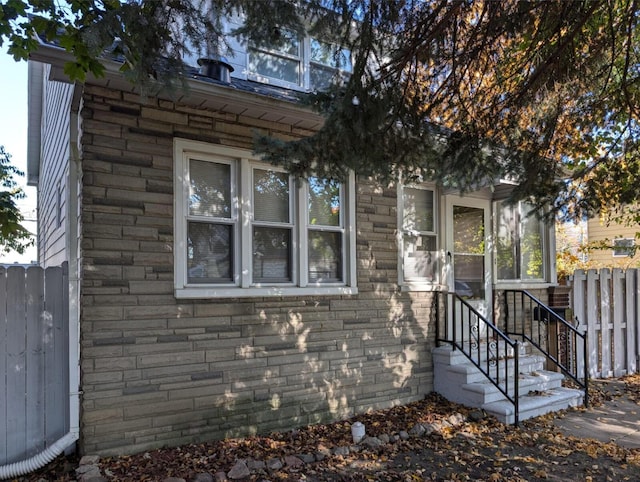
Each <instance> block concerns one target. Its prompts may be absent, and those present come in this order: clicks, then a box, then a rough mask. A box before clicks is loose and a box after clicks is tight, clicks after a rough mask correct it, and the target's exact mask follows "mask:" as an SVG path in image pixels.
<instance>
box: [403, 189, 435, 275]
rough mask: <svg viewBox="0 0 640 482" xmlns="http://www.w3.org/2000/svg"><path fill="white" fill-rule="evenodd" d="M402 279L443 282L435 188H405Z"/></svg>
mask: <svg viewBox="0 0 640 482" xmlns="http://www.w3.org/2000/svg"><path fill="white" fill-rule="evenodd" d="M400 198H401V204H400V209H401V213H402V215H401V217H400V219H401V221H400V222H401V225H400V231H401V233H402V256H401V257H402V281H403V282H406V283H428V284H437V283H439V282H440V261H441V260H440V252H439V250H438V238H437V218H436V212H437V210H436V207H437V206H436V192H435V189H434V188H431V187H422V186H412V187H407V186H404V187H402V188H401V195H400Z"/></svg>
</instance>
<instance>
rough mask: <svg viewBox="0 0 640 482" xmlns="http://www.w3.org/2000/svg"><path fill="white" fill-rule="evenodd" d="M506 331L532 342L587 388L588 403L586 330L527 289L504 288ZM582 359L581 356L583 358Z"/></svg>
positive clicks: (585, 397) (574, 379) (569, 375)
mask: <svg viewBox="0 0 640 482" xmlns="http://www.w3.org/2000/svg"><path fill="white" fill-rule="evenodd" d="M504 309H505V333H506V334H507V335H509V336H510V337H513V336H517V337H520V338H521V339H522V341H528V342H529V343H531V345H533V346H534V347H535V348H536V349H537V350H538V351H539V352H540V353H541V354H542V355H543V356H544V357H545V358H546V359H547V360H548V361H549V362H551V364H552V365H554V366H556V367H558V369H560V371H561V372H562V373H563V374H564V375H565V376H567V377H568V378H569V379H571V380H572V381H573V382H574V383H575V384H576V385H577V386H578V387H580V388H581V389H582V390H584V405H585V406H586V407H588V406H589V367H588V353H587V347H588V344H587V333H586V331H585V332H584V333H581V332H580V331H578V329H577V328H576V327H575V326H574V325H573V324H571V323H569V322H568V321H567V320H565V318H564V316H562V315H561V314H560V313H559V310H557V309H556V310H554V309H553V308H550V307H549V306H547V305H545V304H544V303H543V302H542V301H540V300H539V299H537V298H536V297H535V296H533V295H532V294H531V293H529V292H528V291H524V290H504ZM580 358H582V359H580Z"/></svg>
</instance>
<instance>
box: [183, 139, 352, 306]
mask: <svg viewBox="0 0 640 482" xmlns="http://www.w3.org/2000/svg"><path fill="white" fill-rule="evenodd" d="M174 154H175V158H176V159H175V165H176V174H177V175H176V182H175V213H176V214H175V241H174V253H175V270H174V271H175V284H176V296H178V297H203V296H204V297H206V296H211V297H215V296H265V295H269V294H273V295H288V294H291V295H300V294H305V292H307V293H327V294H334V293H336V294H352V293H355V292H356V290H355V279H356V276H355V240H354V233H353V231H352V230H353V222H352V220H353V219H354V218H355V207H354V200H353V192H354V185H355V182H354V179H353V175H352V176H350V179H349V181H348V182H344V183H340V182H336V181H331V180H327V179H322V178H310V179H308V180H299V181H300V182H296V180H294V179H293V177H292V176H290V175H289V174H288V173H287V172H285V171H283V170H280V169H277V168H274V167H273V166H271V165H268V164H264V163H261V162H260V161H259V160H257V159H255V158H252V157H251V156H250V155H248V153H247V152H244V151H240V150H237V149H231V148H224V147H220V146H215V145H210V144H205V143H200V142H193V141H187V140H183V139H176V140H175V146H174Z"/></svg>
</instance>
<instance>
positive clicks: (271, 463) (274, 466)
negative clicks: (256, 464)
mask: <svg viewBox="0 0 640 482" xmlns="http://www.w3.org/2000/svg"><path fill="white" fill-rule="evenodd" d="M282 467H283V465H282V461H281V460H280V459H278V458H273V459H269V460H267V468H268V469H269V470H280V469H281V468H282Z"/></svg>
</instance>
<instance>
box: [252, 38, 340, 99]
mask: <svg viewBox="0 0 640 482" xmlns="http://www.w3.org/2000/svg"><path fill="white" fill-rule="evenodd" d="M247 65H248V76H249V78H250V79H254V80H258V81H260V82H265V83H272V84H275V85H280V86H282V87H289V88H300V89H308V90H313V89H323V88H326V87H328V86H329V84H330V82H331V81H332V80H334V79H335V78H336V77H339V76H348V75H350V73H351V52H350V51H349V50H348V49H345V48H340V47H339V46H337V45H334V44H331V43H328V42H323V41H320V40H317V39H314V38H310V37H298V36H297V35H296V34H295V33H293V32H289V31H286V30H283V31H281V41H280V42H279V43H278V44H276V45H272V46H261V47H257V46H254V47H250V48H249V50H248V62H247Z"/></svg>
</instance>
